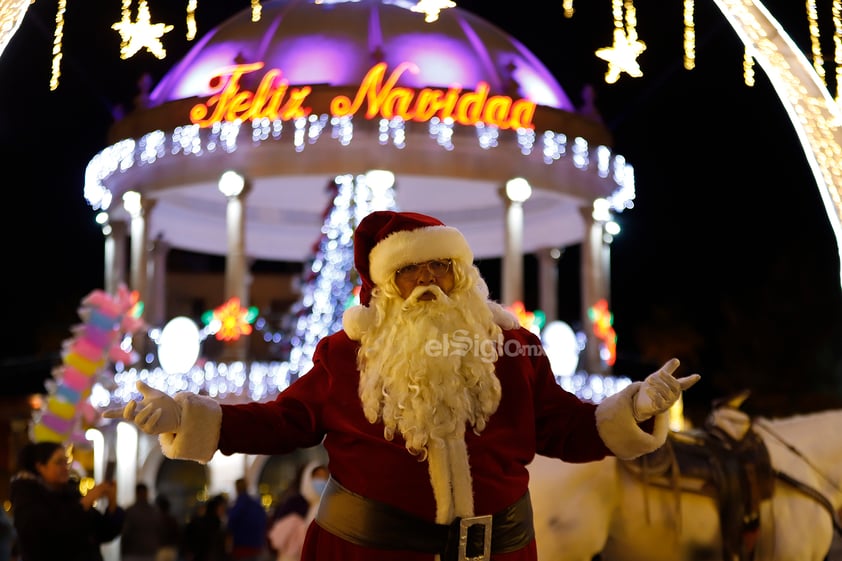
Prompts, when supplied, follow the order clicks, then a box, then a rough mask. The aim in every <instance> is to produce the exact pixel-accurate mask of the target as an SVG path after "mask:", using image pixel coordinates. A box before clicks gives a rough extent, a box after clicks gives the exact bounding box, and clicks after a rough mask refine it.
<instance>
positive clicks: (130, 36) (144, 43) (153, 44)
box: [111, 0, 173, 59]
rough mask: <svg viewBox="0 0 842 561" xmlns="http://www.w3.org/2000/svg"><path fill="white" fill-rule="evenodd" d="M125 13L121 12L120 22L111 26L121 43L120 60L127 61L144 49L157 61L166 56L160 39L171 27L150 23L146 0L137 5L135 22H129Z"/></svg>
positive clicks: (141, 0) (150, 17)
mask: <svg viewBox="0 0 842 561" xmlns="http://www.w3.org/2000/svg"><path fill="white" fill-rule="evenodd" d="M126 12H127V11H126V10H124V11H123V19H122V20H120V21H118V22H117V23H115V24H114V25H112V26H111V29H114V30H116V31H117V32H119V33H120V39H121V41H122V44H121V45H120V58H122V59H127V58H129V57H131V56H134V55H135V54H136V53H137V52H138V51H140V49H142V48H146V50H147V51H149V52H150V53H152V54H153V55H155V57H156V58H159V59H161V58H164V57H165V56H167V51H166V49H164V44H163V43H161V37H163V36H164V33H168V32H170V31H172V29H173V26H172V25H168V24H166V23H152V15H151V14H150V13H149V6H148V5H147V4H146V0H140V2H138V4H137V21H131V19H130V18H129V17H128V16H127V14H126Z"/></svg>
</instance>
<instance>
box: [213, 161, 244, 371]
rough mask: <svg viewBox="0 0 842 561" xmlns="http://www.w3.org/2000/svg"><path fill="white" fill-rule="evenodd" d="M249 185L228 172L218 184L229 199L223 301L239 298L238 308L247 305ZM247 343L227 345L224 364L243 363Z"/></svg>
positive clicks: (234, 173) (235, 342)
mask: <svg viewBox="0 0 842 561" xmlns="http://www.w3.org/2000/svg"><path fill="white" fill-rule="evenodd" d="M250 189H251V185H250V183H249V182H248V181H247V180H246V179H245V178H244V177H243V176H242V175H240V174H238V173H236V172H233V171H227V172H225V173H224V174H223V175H222V177H221V178H220V180H219V190H220V191H221V192H222V194H223V195H225V196H226V198H227V199H228V203H227V205H226V209H225V225H226V229H227V233H228V253H227V254H226V256H225V301H228V300H229V299H231V298H235V297H236V298H239V299H240V305H241V306H242V307H244V308H245V307H247V306H248V305H249V291H248V286H249V284H250V283H249V282H248V278H247V276H248V270H247V269H248V268H247V266H246V212H245V198H246V196H247V195H248V192H249V190H250ZM247 344H248V340H247V339H245V338H243V337H241V338H240V339H238V340H236V341H231V342H230V343H228V344H227V345H226V352H225V357H224V358H225V360H230V361H244V360H246V355H247V349H248V347H247Z"/></svg>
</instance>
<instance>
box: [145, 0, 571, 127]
mask: <svg viewBox="0 0 842 561" xmlns="http://www.w3.org/2000/svg"><path fill="white" fill-rule="evenodd" d="M413 4H415V2H414V1H408V0H391V1H390V0H359V1H355V2H350V1H340V2H329V1H325V2H321V3H313V1H312V0H273V1H269V2H264V4H263V10H262V15H261V18H260V20H259V21H257V22H253V21H251V12H250V10H244V11H242V12H240V13H238V14H237V15H235V16H233V17H231V18H230V19H228V20H227V21H225V22H223V23H222V24H221V25H219V26H218V27H216V28H215V29H213V30H211V31H210V32H208V33H207V34H206V35H205V36H204V37H203V38H202V39H201V40H200V41H198V43H197V44H196V45H195V46H194V47H193V49H192V50H190V52H189V53H188V54H187V56H185V57H184V58H183V59H182V60H181V61H180V62H179V63H178V64H177V65H176V66H175V67H174V68H173V69H172V70H170V71H169V72H168V73H167V75H166V76H165V77H164V78H163V79H162V80H161V82H160V83H159V84H158V86H157V87H156V88H155V90H154V91H153V92H152V94H151V96H150V104H151V105H158V104H161V103H165V102H168V101H175V100H178V99H184V98H188V97H193V96H198V97H204V96H207V95H208V94H209V93H210V88H209V84H208V80H207V75H208V73H209V72H212V71H214V70H216V69H218V68H220V67H223V66H226V65H232V64H237V63H250V62H258V61H263V62H265V64H266V68H278V69H281V71H282V72H283V78H284V79H286V80H288V81H289V83H290V84H291V85H297V84H324V85H327V86H357V85H359V83H360V81H361V80H362V78H363V77H364V76H365V74H366V72H367V71H368V70H369V68H370V67H371V66H372V65H373V64H375V63H377V62H386V63H387V65H388V68H390V69H393V68H396V67H397V66H398V65H399V64H400V63H401V62H405V61H409V62H414V63H415V64H417V65H418V67H419V69H420V72H419V73H417V74H409V73H405V74H404V75H403V76H402V80H401V82H399V84H400V85H403V86H407V87H413V88H424V87H438V88H445V89H446V88H447V87H449V86H450V85H452V84H454V83H456V84H461V85H464V86H465V87H466V89H473V86H474V85H475V84H477V83H478V82H480V81H483V82H486V83H487V84H489V85H490V87H491V90H490V93H491V95H494V94H498V95H510V96H512V97H521V98H527V99H529V100H531V101H534V102H535V103H537V104H538V105H544V106H547V107H553V108H556V109H564V110H568V111H572V110H573V109H574V107H573V105H572V103H571V102H570V100H569V98H568V97H567V95H566V94H565V93H564V91H563V90H562V89H561V86H559V84H558V82H557V81H556V80H555V79H554V78H553V76H552V75H551V74H550V72H549V71H548V70H547V68H546V67H545V66H544V65H543V64H542V63H541V62H540V61H539V60H538V59H537V58H536V57H535V56H534V55H533V54H532V53H531V52H530V51H529V50H527V49H526V47H524V46H523V45H522V44H521V43H520V42H518V41H517V40H515V39H514V38H512V37H510V36H509V35H507V34H506V33H505V32H503V31H501V30H500V29H498V28H497V27H494V26H493V25H492V24H490V23H489V22H487V21H485V20H483V19H481V18H479V17H477V16H475V15H473V14H471V13H470V12H467V11H465V10H461V9H459V8H451V9H446V10H442V11H441V12H440V14H439V18H438V20H436V21H434V22H430V23H426V22H425V21H424V16H423V14H419V13H416V12H413V11H411V10H410V9H409V8H410V7H411V6H412V5H413Z"/></svg>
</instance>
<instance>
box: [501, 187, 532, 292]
mask: <svg viewBox="0 0 842 561" xmlns="http://www.w3.org/2000/svg"><path fill="white" fill-rule="evenodd" d="M531 194H532V188H531V187H530V186H529V183H528V182H527V181H526V180H525V179H523V178H520V177H516V178H514V179H510V180H509V181H508V182H506V185H505V186H504V187H503V188H502V189H501V190H500V196H501V197H502V199H503V204H504V206H505V213H506V215H505V231H504V237H505V240H504V253H503V263H502V267H503V271H502V273H503V274H502V281H503V282H502V284H503V286H502V294H503V296H502V303H503V305H505V306H511V305H512V304H514V303H515V302H523V203H524V201H526V200H527V199H528V198H529V197H530V196H531Z"/></svg>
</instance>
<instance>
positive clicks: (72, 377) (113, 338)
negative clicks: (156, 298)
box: [31, 285, 144, 442]
mask: <svg viewBox="0 0 842 561" xmlns="http://www.w3.org/2000/svg"><path fill="white" fill-rule="evenodd" d="M140 310H142V304H141V303H139V302H138V294H137V292H136V291H135V292H129V290H128V289H127V288H126V287H125V286H123V285H121V286H120V287H119V288H118V291H117V294H116V295H110V294H108V293H106V292H104V291H102V290H94V291H93V292H91V293H90V294H88V295H87V296H85V297H84V298H83V299H82V305H81V307H80V308H79V317H80V318H81V319H82V323H81V324H79V325H76V326H74V327H73V328H72V330H71V331H72V333H73V337H71V338H70V339H67V340H65V341H64V344H63V347H62V353H61V354H62V364H61V365H60V366H57V367H56V368H55V369H54V370H53V380H51V381H48V382H47V383H46V384H45V385H46V386H47V392H48V395H47V398H46V400H45V402H44V407H43V408H42V410H41V411H39V412H37V413H36V414H35V417H34V418H33V421H34V422H33V424H32V427H31V429H32V430H31V433H32V434H31V437H32V440H34V441H35V442H42V441H53V442H67V441H71V442H83V441H84V437H82V436H80V435H79V434H76V432H77V431H78V430H79V425H80V423H81V421H82V420H85V421H87V422H88V423H91V422H92V421H93V420H94V419H95V413H93V408H92V407H90V404H88V401H87V398H88V397H89V396H90V394H91V388H92V387H93V385H94V382H95V381H96V375H97V374H98V373H99V372H100V371H101V370H102V369H103V368H104V367H105V366H106V365H107V364H108V363H109V362H122V363H125V364H130V363H132V362H134V357H133V356H132V352H131V347H130V346H129V347H128V348H126V347H125V346H121V340H122V339H123V338H124V335H131V334H134V333H136V332H138V331H139V330H140V329H141V328H142V327H144V323H143V321H142V320H141V319H140Z"/></svg>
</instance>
